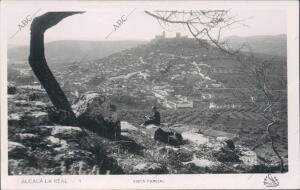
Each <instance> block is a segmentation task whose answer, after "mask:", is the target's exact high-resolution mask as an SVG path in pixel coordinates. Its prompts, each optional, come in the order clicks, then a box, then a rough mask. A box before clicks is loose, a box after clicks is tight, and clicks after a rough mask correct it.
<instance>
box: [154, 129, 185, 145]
mask: <svg viewBox="0 0 300 190" xmlns="http://www.w3.org/2000/svg"><path fill="white" fill-rule="evenodd" d="M154 139H155V140H158V141H161V142H164V143H168V144H170V145H180V144H182V143H183V138H182V135H181V134H180V133H177V132H175V131H171V130H163V129H161V128H158V129H157V130H156V131H155V133H154Z"/></svg>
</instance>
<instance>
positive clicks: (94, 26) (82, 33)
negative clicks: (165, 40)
mask: <svg viewBox="0 0 300 190" xmlns="http://www.w3.org/2000/svg"><path fill="white" fill-rule="evenodd" d="M154 4H155V3H154ZM96 5H98V4H96ZM100 5H101V6H97V7H95V6H94V5H91V6H88V8H84V9H82V10H85V11H86V12H85V13H83V14H78V15H73V16H70V17H67V18H65V19H64V20H62V21H61V22H60V23H58V24H57V25H56V26H54V27H52V28H50V29H49V30H47V31H46V33H45V42H50V41H56V40H93V41H116V40H141V41H148V40H151V39H153V38H154V37H155V35H159V34H161V33H162V32H163V31H166V36H167V37H172V36H175V34H176V32H181V34H182V35H189V32H188V30H187V29H186V28H183V27H182V26H181V25H172V26H170V27H167V30H165V29H164V28H162V27H161V26H160V25H159V23H158V22H157V20H156V19H155V18H153V17H151V16H149V15H147V14H145V13H144V10H158V9H157V7H159V8H160V9H159V10H192V9H191V8H193V10H194V9H195V6H193V5H190V6H189V5H184V6H183V5H182V4H180V3H177V4H176V5H174V6H173V7H172V6H170V5H166V4H165V3H161V4H160V5H159V6H158V5H153V3H152V4H150V5H149V4H146V5H143V4H142V5H141V4H132V3H131V4H130V3H129V4H124V3H121V4H118V6H116V4H109V3H106V4H103V3H102V4H100ZM20 6H21V5H20V4H18V5H16V4H14V5H11V6H8V8H7V9H6V12H5V14H6V15H7V17H6V19H7V20H6V21H7V42H8V44H9V45H13V46H15V45H28V44H29V39H30V22H29V23H27V24H25V25H24V24H23V26H22V27H21V29H20V30H19V28H20V24H21V23H22V20H24V19H26V17H31V16H34V17H35V16H39V15H42V14H44V13H45V12H48V11H53V10H55V11H57V10H61V7H58V6H57V5H56V6H54V5H52V6H45V5H44V4H41V5H38V3H35V4H31V5H30V6H23V7H22V9H20ZM62 7H64V6H63V5H62ZM74 7H75V8H76V10H77V9H78V8H77V6H76V5H74ZM199 7H201V6H199ZM67 8H68V9H67V10H69V9H70V6H67ZM71 8H72V7H71ZM180 8H181V9H180ZM209 8H210V7H209ZM225 8H226V9H230V14H232V15H234V16H235V17H236V18H237V19H241V20H243V21H242V23H243V24H245V25H247V26H246V27H242V26H240V25H236V26H233V27H232V28H231V29H229V30H227V31H223V33H222V37H226V36H232V35H235V36H253V35H278V34H286V13H285V11H284V10H282V9H280V7H277V8H275V9H270V8H268V9H267V8H264V7H259V8H256V7H254V6H252V7H250V8H249V7H248V8H245V6H244V7H242V8H243V9H241V6H238V7H236V6H228V7H225ZM206 9H207V8H206ZM210 9H212V8H210ZM129 13H131V14H130V15H129V16H128V18H127V20H126V21H125V22H124V23H123V24H122V26H121V27H120V28H118V29H117V30H116V31H114V32H112V31H113V30H114V26H113V25H114V24H116V21H117V20H118V19H120V18H121V17H123V18H124V16H126V15H128V14H129ZM123 15H124V16H123ZM111 32H112V33H111ZM110 33H111V34H110ZM109 34H110V35H109ZM108 35H109V36H108ZM107 36H108V37H107ZM189 36H190V35H189ZM106 37H107V38H106Z"/></svg>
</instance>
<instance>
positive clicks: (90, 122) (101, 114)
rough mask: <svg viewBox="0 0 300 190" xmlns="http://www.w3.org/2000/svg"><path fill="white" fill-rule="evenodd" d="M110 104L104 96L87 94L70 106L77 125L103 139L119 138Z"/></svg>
mask: <svg viewBox="0 0 300 190" xmlns="http://www.w3.org/2000/svg"><path fill="white" fill-rule="evenodd" d="M111 107H112V104H111V102H110V101H109V100H107V98H106V97H105V96H101V95H99V94H97V93H91V92H88V93H86V94H83V95H82V96H81V97H80V98H79V99H78V101H77V102H76V103H75V104H74V105H73V106H72V108H73V110H74V113H75V114H76V117H77V119H78V122H79V125H80V126H84V127H86V128H87V129H89V130H91V131H94V132H96V133H98V134H99V135H102V136H104V137H116V136H120V133H121V131H120V123H119V121H118V118H116V117H114V113H113V112H112V111H111V109H110V108H111Z"/></svg>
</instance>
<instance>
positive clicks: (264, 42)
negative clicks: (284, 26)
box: [224, 34, 287, 57]
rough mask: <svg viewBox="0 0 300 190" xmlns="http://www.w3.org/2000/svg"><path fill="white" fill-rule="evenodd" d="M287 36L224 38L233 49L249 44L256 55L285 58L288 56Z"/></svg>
mask: <svg viewBox="0 0 300 190" xmlns="http://www.w3.org/2000/svg"><path fill="white" fill-rule="evenodd" d="M286 38H287V36H286V34H279V35H272V36H270V35H257V36H246V37H242V36H229V37H227V38H224V39H225V40H228V42H229V44H230V45H231V46H232V47H233V48H239V47H241V46H242V44H244V43H246V44H248V45H249V46H250V47H251V48H252V51H253V52H254V53H262V54H268V55H275V56H284V57H286V54H287V40H286Z"/></svg>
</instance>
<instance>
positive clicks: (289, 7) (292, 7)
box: [0, 1, 300, 189]
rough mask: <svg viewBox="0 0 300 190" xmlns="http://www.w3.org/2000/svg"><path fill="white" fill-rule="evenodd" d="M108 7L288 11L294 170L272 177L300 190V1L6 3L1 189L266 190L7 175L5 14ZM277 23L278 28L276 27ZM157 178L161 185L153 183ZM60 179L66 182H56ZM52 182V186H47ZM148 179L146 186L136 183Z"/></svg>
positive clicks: (216, 181)
mask: <svg viewBox="0 0 300 190" xmlns="http://www.w3.org/2000/svg"><path fill="white" fill-rule="evenodd" d="M103 4H112V5H115V6H116V8H117V6H132V7H134V8H139V9H146V7H151V8H153V9H155V8H157V9H164V8H166V9H171V8H176V7H177V8H178V9H194V8H195V7H197V6H201V8H218V7H219V8H220V7H221V8H232V7H235V8H236V7H243V8H246V9H283V10H286V13H287V43H288V44H287V48H288V51H287V52H288V55H287V64H288V65H287V68H288V141H289V143H288V155H289V158H288V161H289V171H288V172H287V173H284V174H272V175H273V176H276V178H277V179H278V180H279V183H280V185H279V186H278V187H276V188H279V189H280V188H300V180H299V179H300V166H299V162H300V156H299V9H298V8H299V3H298V2H297V1H252V2H246V1H189V2H182V1H172V2H167V1H164V2H160V1H145V2H139V1H131V2H125V1H122V2H116V1H114V2H108V1H106V2H92V1H91V2H89V1H87V2H83V1H66V2H60V1H51V2H50V1H44V2H38V1H32V2H29V1H28V2H24V1H23V2H21V1H18V2H13V1H11V2H7V1H4V2H3V1H2V2H1V17H0V18H1V33H0V34H1V62H0V63H1V68H0V69H1V70H0V71H1V112H0V113H1V186H2V188H3V189H141V188H146V189H157V188H160V189H200V188H201V189H219V188H222V189H230V188H247V189H258V188H259V189H264V188H266V187H265V186H264V184H263V180H264V177H265V176H266V174H189V175H187V174H184V175H183V174H182V175H181V174H178V175H110V176H107V175H98V176H82V175H78V176H54V175H43V176H8V168H7V163H8V155H7V93H6V92H7V64H6V63H7V36H6V35H7V34H6V24H7V18H6V11H7V9H8V8H10V7H19V8H24V7H25V8H26V6H36V7H46V8H47V9H49V10H56V11H58V10H61V11H63V10H65V11H66V10H95V9H97V7H99V6H101V5H103ZM272 24H276V23H272ZM153 178H155V179H156V180H161V181H163V182H161V183H148V182H147V180H151V179H153ZM25 179H36V180H37V181H39V182H41V179H42V181H43V183H27V184H26V183H22V180H25ZM55 179H60V181H61V182H63V181H64V180H65V181H66V183H54V180H55ZM49 180H51V181H52V183H45V181H49ZM134 180H145V183H134Z"/></svg>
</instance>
